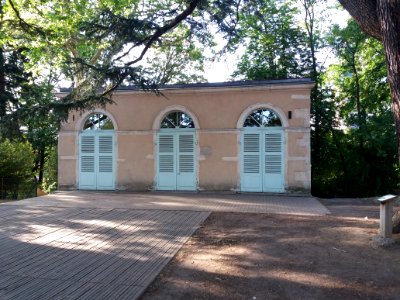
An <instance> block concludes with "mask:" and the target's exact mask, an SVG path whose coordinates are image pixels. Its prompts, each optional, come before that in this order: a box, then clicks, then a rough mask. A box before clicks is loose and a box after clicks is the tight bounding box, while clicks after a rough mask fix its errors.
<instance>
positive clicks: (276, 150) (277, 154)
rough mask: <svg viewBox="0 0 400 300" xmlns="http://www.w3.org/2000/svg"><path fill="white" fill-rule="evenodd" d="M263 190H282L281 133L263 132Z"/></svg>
mask: <svg viewBox="0 0 400 300" xmlns="http://www.w3.org/2000/svg"><path fill="white" fill-rule="evenodd" d="M264 143H265V145H264V150H265V151H264V170H263V171H264V188H263V189H264V191H265V192H283V189H284V180H283V178H284V176H283V170H284V169H283V133H282V132H281V131H277V132H274V131H271V132H266V133H264Z"/></svg>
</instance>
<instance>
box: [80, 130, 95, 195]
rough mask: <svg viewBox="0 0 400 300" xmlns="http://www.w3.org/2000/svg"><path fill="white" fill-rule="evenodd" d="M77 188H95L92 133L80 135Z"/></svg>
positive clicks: (93, 139) (93, 140)
mask: <svg viewBox="0 0 400 300" xmlns="http://www.w3.org/2000/svg"><path fill="white" fill-rule="evenodd" d="M79 188H80V189H90V190H94V189H96V141H95V136H93V135H89V136H87V135H81V136H80V141H79Z"/></svg>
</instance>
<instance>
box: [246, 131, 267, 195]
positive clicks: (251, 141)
mask: <svg viewBox="0 0 400 300" xmlns="http://www.w3.org/2000/svg"><path fill="white" fill-rule="evenodd" d="M261 137H262V136H261V134H260V133H259V132H255V131H254V132H243V134H242V142H241V144H242V147H241V148H242V160H241V190H242V191H248V192H261V191H262V172H261V155H260V152H261V151H260V147H261Z"/></svg>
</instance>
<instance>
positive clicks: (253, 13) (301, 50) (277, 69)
mask: <svg viewBox="0 0 400 300" xmlns="http://www.w3.org/2000/svg"><path fill="white" fill-rule="evenodd" d="M297 14H298V10H297V8H296V6H295V4H294V3H292V2H291V1H273V0H257V1H252V2H251V3H250V2H249V3H248V4H247V5H246V6H245V7H244V9H242V10H241V14H240V17H239V26H240V29H239V36H238V37H237V39H236V43H240V44H242V45H243V44H245V46H246V50H245V53H244V55H243V56H242V58H241V60H240V62H239V64H238V66H237V70H236V71H235V72H234V73H233V77H242V78H246V79H253V80H260V79H273V78H293V77H302V76H304V75H306V74H307V70H309V66H308V65H307V64H308V62H309V60H308V57H309V51H308V48H307V45H306V35H305V33H304V32H303V30H302V29H301V28H300V27H299V26H298V25H297V24H296V21H295V17H296V15H297Z"/></svg>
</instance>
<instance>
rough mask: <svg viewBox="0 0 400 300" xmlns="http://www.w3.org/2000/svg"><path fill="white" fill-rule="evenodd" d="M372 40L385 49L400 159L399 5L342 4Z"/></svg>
mask: <svg viewBox="0 0 400 300" xmlns="http://www.w3.org/2000/svg"><path fill="white" fill-rule="evenodd" d="M339 2H340V3H341V4H342V5H343V7H344V8H345V9H346V10H347V11H348V12H349V13H350V15H351V16H352V17H353V18H354V19H355V20H356V22H357V23H358V24H359V25H360V27H361V28H362V29H363V30H364V31H365V32H366V33H367V34H368V35H370V36H372V37H374V38H376V39H378V40H379V41H381V42H382V45H383V47H384V49H385V56H386V63H387V68H388V75H389V84H390V90H391V95H392V102H393V113H394V119H395V124H396V132H397V143H398V157H399V159H400V42H399V41H400V1H399V0H393V1H386V0H339Z"/></svg>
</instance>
